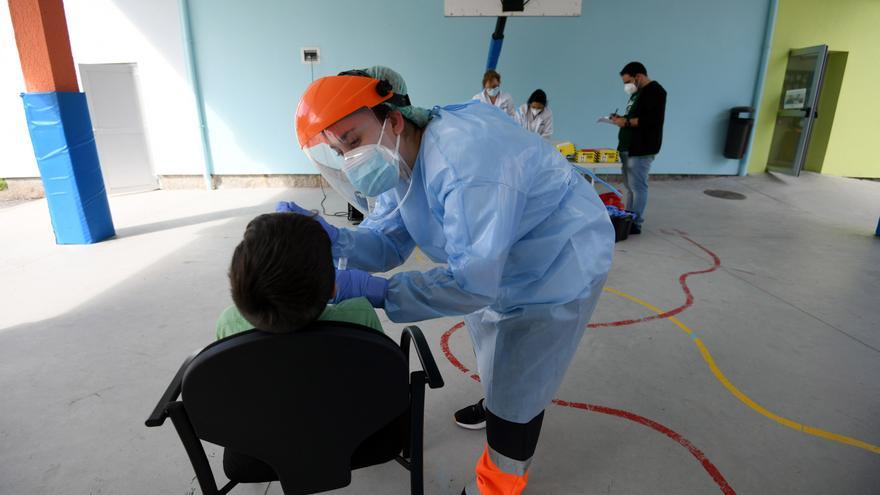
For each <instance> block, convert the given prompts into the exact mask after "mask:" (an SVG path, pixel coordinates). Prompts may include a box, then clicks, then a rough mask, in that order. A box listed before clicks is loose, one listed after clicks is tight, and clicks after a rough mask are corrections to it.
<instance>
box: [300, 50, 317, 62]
mask: <svg viewBox="0 0 880 495" xmlns="http://www.w3.org/2000/svg"><path fill="white" fill-rule="evenodd" d="M320 59H321V49H320V48H303V49H302V63H304V64H317V63H318V62H319V61H320Z"/></svg>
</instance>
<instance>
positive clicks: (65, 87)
mask: <svg viewBox="0 0 880 495" xmlns="http://www.w3.org/2000/svg"><path fill="white" fill-rule="evenodd" d="M9 13H10V14H11V16H10V17H11V18H12V28H13V29H14V30H15V44H16V45H18V56H19V59H20V60H21V70H22V72H23V73H24V81H25V86H26V88H27V92H26V93H23V94H22V95H21V97H22V102H23V103H24V113H25V117H26V118H27V124H28V131H29V132H30V135H31V142H32V144H33V146H34V155H35V157H36V159H37V166H38V167H39V168H40V178H41V179H42V181H43V189H44V190H45V191H46V203H47V204H48V206H49V217H50V218H51V220H52V228H53V230H54V232H55V242H57V243H58V244H91V243H93V242H99V241H101V240H103V239H107V238H109V237H112V236H113V235H115V229H114V228H113V219H112V217H111V216H110V204H109V202H108V200H107V191H106V189H105V188H104V178H103V175H102V174H101V164H100V161H99V160H98V150H97V148H96V147H95V136H94V134H93V132H92V121H91V118H90V117H89V109H88V106H87V104H86V97H85V95H84V94H83V93H80V91H79V84H77V81H76V70H75V69H74V65H73V54H72V53H71V51H70V38H69V36H68V33H67V19H66V18H65V16H64V4H63V3H62V0H9Z"/></svg>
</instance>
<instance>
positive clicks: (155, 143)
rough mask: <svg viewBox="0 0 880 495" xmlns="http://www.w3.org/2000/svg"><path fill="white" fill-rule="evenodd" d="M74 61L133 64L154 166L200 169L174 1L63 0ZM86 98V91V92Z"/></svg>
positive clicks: (170, 171)
mask: <svg viewBox="0 0 880 495" xmlns="http://www.w3.org/2000/svg"><path fill="white" fill-rule="evenodd" d="M64 10H65V13H66V15H67V25H68V28H69V30H70V44H71V48H72V50H73V59H74V62H75V63H76V64H105V63H118V62H134V63H137V65H138V83H139V90H140V95H141V108H142V110H143V113H144V121H145V122H144V124H145V125H144V127H145V129H146V133H147V144H148V146H149V149H150V158H151V160H152V165H153V170H154V171H155V172H156V173H157V174H159V175H165V174H201V173H202V172H203V170H204V159H203V156H202V148H201V140H200V135H199V127H198V117H197V112H196V106H195V100H194V98H193V95H192V89H191V87H190V84H189V79H188V73H187V69H186V60H185V57H184V51H183V34H182V33H183V31H182V30H181V26H180V11H179V10H178V2H177V0H150V1H148V2H145V1H143V0H65V1H64ZM87 96H88V95H87Z"/></svg>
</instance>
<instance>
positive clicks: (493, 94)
mask: <svg viewBox="0 0 880 495" xmlns="http://www.w3.org/2000/svg"><path fill="white" fill-rule="evenodd" d="M498 93H501V86H496V87H494V88H487V89H486V94H487V95H489V96H491V97H493V98H494V97H496V96H498Z"/></svg>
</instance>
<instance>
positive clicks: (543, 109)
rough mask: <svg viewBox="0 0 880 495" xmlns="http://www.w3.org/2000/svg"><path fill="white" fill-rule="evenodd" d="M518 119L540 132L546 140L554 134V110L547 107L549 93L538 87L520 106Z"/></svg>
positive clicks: (531, 129)
mask: <svg viewBox="0 0 880 495" xmlns="http://www.w3.org/2000/svg"><path fill="white" fill-rule="evenodd" d="M516 121H517V122H519V125H521V126H523V127H524V128H526V129H528V130H530V131H532V132H534V133H536V134H538V135H539V136H541V137H542V138H544V139H546V140H548V141H549V140H550V138H551V137H552V136H553V112H551V111H550V109H549V108H548V107H547V94H546V93H544V90H542V89H536V90H535V91H533V92H532V95H531V96H529V100H528V101H527V102H526V103H524V104H523V105H522V106H520V107H519V110H517V112H516Z"/></svg>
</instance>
